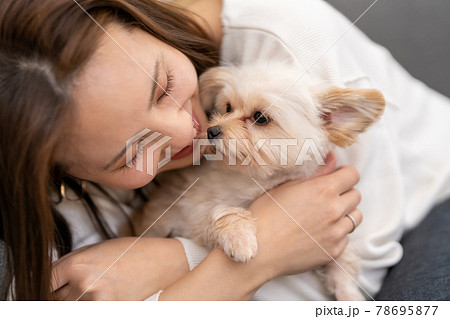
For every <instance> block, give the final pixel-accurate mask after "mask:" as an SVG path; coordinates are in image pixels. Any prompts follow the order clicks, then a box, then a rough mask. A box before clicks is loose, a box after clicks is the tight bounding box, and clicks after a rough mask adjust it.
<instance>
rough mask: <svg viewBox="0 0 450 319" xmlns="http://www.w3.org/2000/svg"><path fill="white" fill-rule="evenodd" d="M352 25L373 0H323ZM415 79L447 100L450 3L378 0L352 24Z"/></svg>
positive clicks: (449, 88) (443, 0)
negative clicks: (345, 17)
mask: <svg viewBox="0 0 450 319" xmlns="http://www.w3.org/2000/svg"><path fill="white" fill-rule="evenodd" d="M327 1H328V2H329V3H330V4H331V5H333V6H334V7H335V8H336V9H338V10H339V11H341V12H342V13H343V14H344V15H346V16H347V18H349V19H350V20H351V21H352V22H353V21H355V20H356V19H357V18H358V17H359V16H360V15H361V14H362V13H363V12H364V11H365V10H366V9H367V8H368V7H369V6H370V5H371V4H372V3H373V2H374V1H375V0H327ZM356 26H357V27H358V28H360V29H361V30H362V31H364V33H366V34H367V35H368V36H369V37H370V38H371V39H372V40H373V41H375V42H377V43H379V44H381V45H383V46H385V47H386V48H388V49H389V50H390V51H391V53H392V55H393V56H394V57H395V58H396V59H397V61H399V62H400V64H401V65H403V67H405V68H406V69H407V70H408V72H409V73H410V74H411V75H413V76H414V77H415V78H417V79H419V80H421V81H423V82H424V83H426V84H427V85H428V86H430V87H431V88H433V89H435V90H436V91H439V92H441V93H442V94H445V95H446V96H448V97H450V85H449V83H450V0H378V2H377V3H375V5H374V6H373V7H372V8H371V9H370V10H369V11H368V12H367V13H366V14H365V15H364V16H363V17H362V18H361V19H360V20H359V21H358V22H357V23H356Z"/></svg>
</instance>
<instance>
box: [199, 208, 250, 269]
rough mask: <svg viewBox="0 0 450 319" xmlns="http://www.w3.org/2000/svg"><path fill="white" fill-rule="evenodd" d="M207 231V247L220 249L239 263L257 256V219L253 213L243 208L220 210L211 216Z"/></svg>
mask: <svg viewBox="0 0 450 319" xmlns="http://www.w3.org/2000/svg"><path fill="white" fill-rule="evenodd" d="M209 217H210V218H209V223H208V225H207V227H206V229H205V237H206V238H205V241H206V244H207V246H209V247H210V248H212V247H220V248H221V249H223V251H224V252H225V253H226V254H227V255H228V257H230V258H231V259H233V260H234V261H237V262H247V261H249V260H251V259H252V258H253V257H255V255H256V251H257V250H258V243H257V240H256V227H255V219H254V218H253V217H252V215H251V212H250V211H248V210H246V209H244V208H241V207H227V208H220V209H216V210H214V211H213V213H212V214H210V216H209Z"/></svg>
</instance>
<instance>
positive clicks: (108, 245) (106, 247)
mask: <svg viewBox="0 0 450 319" xmlns="http://www.w3.org/2000/svg"><path fill="white" fill-rule="evenodd" d="M135 240H136V238H135V237H122V238H117V239H112V240H107V241H104V242H101V243H99V244H95V245H91V246H85V247H83V248H80V249H78V250H76V251H73V252H72V253H70V254H67V255H65V256H63V257H62V258H60V259H59V260H57V261H56V262H55V263H54V264H53V276H52V277H53V279H52V287H53V290H54V292H55V295H56V298H57V299H58V300H78V299H80V300H144V299H146V298H148V297H150V296H151V295H153V294H154V293H156V292H158V291H159V290H161V289H164V288H165V287H167V286H168V285H169V284H171V283H172V282H174V281H175V280H177V279H178V278H180V277H181V276H182V275H184V274H185V273H187V272H188V271H189V266H188V264H187V260H186V256H185V253H184V249H183V247H182V245H181V243H180V242H179V241H178V240H176V239H168V238H140V239H139V240H138V241H137V242H136V243H135V244H134V245H133V246H132V247H131V248H130V249H128V248H129V247H130V245H132V244H133V242H134V241H135ZM127 249H128V250H127ZM125 251H126V253H125V254H124V255H123V256H122V253H124V252H125ZM119 257H121V258H119ZM113 263H114V266H112V267H110V266H111V265H112V264H113ZM109 267H110V268H109ZM106 270H108V271H107V272H106V273H105V271H106ZM102 274H103V275H102ZM80 297H81V298H80Z"/></svg>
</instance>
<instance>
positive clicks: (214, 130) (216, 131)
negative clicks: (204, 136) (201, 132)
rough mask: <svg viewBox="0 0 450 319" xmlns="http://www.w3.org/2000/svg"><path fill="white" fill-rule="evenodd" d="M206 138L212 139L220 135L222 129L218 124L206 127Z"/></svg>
mask: <svg viewBox="0 0 450 319" xmlns="http://www.w3.org/2000/svg"><path fill="white" fill-rule="evenodd" d="M207 132H208V139H209V140H213V139H215V138H218V137H219V136H220V135H222V130H221V129H220V126H211V127H208V130H207Z"/></svg>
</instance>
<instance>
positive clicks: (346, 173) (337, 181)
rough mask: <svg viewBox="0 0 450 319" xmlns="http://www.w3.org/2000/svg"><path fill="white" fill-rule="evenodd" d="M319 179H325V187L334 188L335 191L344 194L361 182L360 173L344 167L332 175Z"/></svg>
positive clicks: (349, 167)
mask: <svg viewBox="0 0 450 319" xmlns="http://www.w3.org/2000/svg"><path fill="white" fill-rule="evenodd" d="M319 179H324V183H325V185H329V186H332V187H331V189H333V191H337V193H338V194H343V193H345V192H346V191H348V190H350V189H352V188H353V186H355V185H356V184H357V183H358V182H359V173H358V171H357V170H356V169H354V168H353V167H351V166H343V167H341V168H338V169H337V170H336V171H335V172H333V173H332V174H329V175H325V176H321V177H319Z"/></svg>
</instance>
